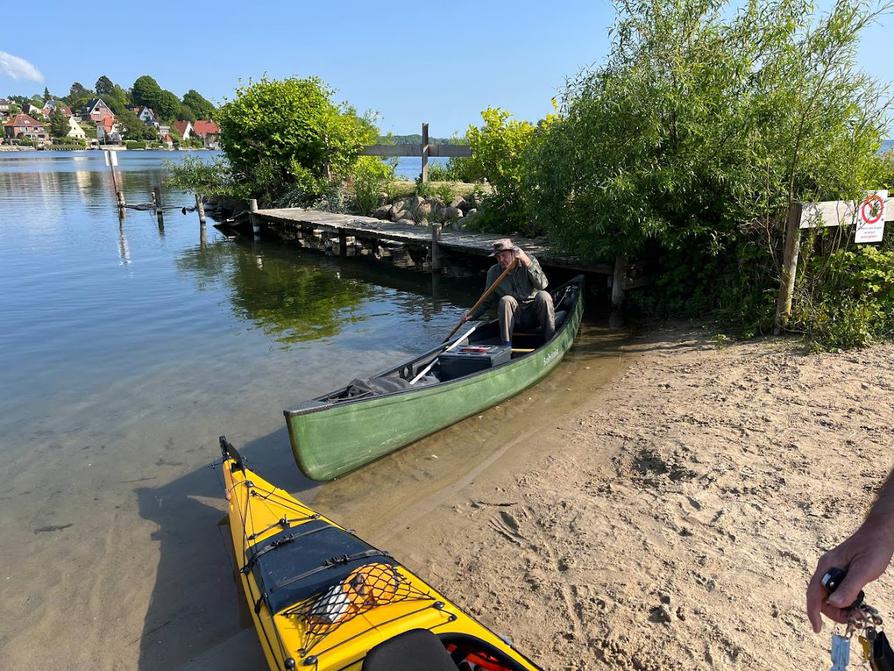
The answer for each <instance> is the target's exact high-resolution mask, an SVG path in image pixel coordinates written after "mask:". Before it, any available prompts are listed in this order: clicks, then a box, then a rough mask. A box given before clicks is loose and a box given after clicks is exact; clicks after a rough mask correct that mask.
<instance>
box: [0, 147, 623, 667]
mask: <svg viewBox="0 0 894 671" xmlns="http://www.w3.org/2000/svg"><path fill="white" fill-rule="evenodd" d="M201 155H203V156H207V155H208V154H201ZM181 156H183V154H180V153H177V152H174V153H153V152H122V154H121V156H120V169H121V171H122V174H123V182H124V188H125V191H126V198H127V202H129V203H141V202H147V201H148V200H149V194H150V193H151V192H152V187H153V186H156V185H158V184H160V183H161V180H162V179H163V161H164V160H169V159H174V160H177V159H178V158H179V157H181ZM164 202H165V204H166V205H167V206H170V207H172V208H173V209H171V210H168V211H167V214H166V216H165V221H164V225H163V226H161V227H160V226H159V225H158V223H157V221H156V219H155V216H154V215H153V214H150V213H149V212H145V211H143V212H141V211H128V212H127V215H126V218H125V219H124V220H123V221H119V219H118V215H117V211H116V208H115V204H114V193H113V187H112V181H111V176H110V175H109V172H108V169H107V168H106V166H105V164H104V161H103V156H102V154H101V153H99V152H73V153H68V152H64V153H53V152H20V153H19V152H16V153H0V282H2V286H3V292H2V299H0V370H2V374H0V459H2V464H3V475H4V487H3V488H2V490H0V538H2V539H3V542H2V543H0V660H2V661H0V668H3V669H7V668H8V669H26V668H53V669H55V668H66V669H78V670H79V669H90V670H91V671H95V670H98V669H109V670H113V669H114V670H119V669H126V670H129V669H139V670H140V671H162V670H163V671H197V670H200V669H208V668H214V669H215V670H216V671H235V670H236V669H247V668H262V667H263V660H262V657H261V654H260V646H259V644H258V642H257V637H256V635H255V633H254V631H253V629H251V628H250V621H249V620H248V619H246V616H245V613H244V610H243V609H244V606H243V601H244V599H243V597H242V595H241V593H240V591H238V590H237V586H236V584H235V582H234V580H233V559H232V548H231V547H230V541H229V538H228V532H227V530H226V528H225V526H223V525H222V520H224V518H225V506H224V499H223V491H222V484H221V480H220V478H219V477H218V476H219V474H218V473H217V472H216V471H214V470H213V469H212V468H211V467H210V464H211V462H212V461H214V460H215V459H216V458H217V445H216V444H217V437H218V436H219V435H220V434H226V435H227V436H228V437H229V438H230V440H231V441H232V442H233V443H234V444H235V445H236V446H237V447H241V448H243V454H244V455H245V456H246V458H247V460H248V461H249V463H251V464H252V466H254V467H255V468H256V469H257V470H258V471H259V472H260V474H262V475H263V476H264V477H266V478H268V479H269V480H271V481H272V482H274V483H276V484H277V485H279V486H281V487H284V488H286V489H288V490H290V491H293V492H298V493H299V494H300V496H301V497H302V498H304V499H307V500H311V501H313V502H314V503H315V504H316V505H318V506H319V507H320V509H321V510H322V511H323V512H325V513H326V514H329V515H332V516H334V517H335V518H336V519H339V520H342V521H343V523H345V524H346V525H348V526H350V527H353V528H356V529H357V530H358V532H359V533H361V535H363V536H365V537H366V538H368V539H369V540H370V541H371V542H373V543H381V544H382V545H383V547H387V548H388V549H393V550H394V551H395V552H397V551H400V552H405V553H407V554H410V553H417V552H418V553H422V554H424V550H425V549H424V548H418V547H415V546H414V545H413V537H412V533H411V532H408V533H404V529H410V528H411V527H410V526H409V523H408V525H407V526H405V527H399V528H397V527H395V526H394V523H393V521H394V520H395V519H396V517H397V516H399V515H401V514H403V515H405V517H406V516H407V515H409V519H412V518H413V516H414V515H415V516H422V515H425V516H427V517H429V516H431V515H437V510H438V506H439V505H440V502H441V501H443V500H444V497H445V496H446V495H448V494H450V493H451V492H452V491H453V488H454V487H455V486H456V484H457V483H458V482H460V481H466V482H467V481H471V480H472V479H474V478H475V477H477V476H476V475H475V474H476V473H481V472H482V471H483V469H484V468H485V467H487V466H488V465H489V464H492V463H494V460H495V459H496V458H497V457H498V455H499V454H500V453H501V452H500V448H501V447H502V446H504V445H507V444H512V441H517V440H518V437H519V436H521V435H527V434H528V433H529V432H531V431H534V430H537V429H539V428H540V427H543V426H554V424H555V422H556V421H558V419H557V418H558V417H561V416H562V413H565V412H570V411H571V410H573V409H574V408H576V407H577V406H578V405H579V403H580V401H581V399H582V398H585V397H586V396H587V395H588V394H590V393H592V391H593V390H594V389H596V388H598V387H599V385H601V384H604V382H605V381H606V380H607V379H609V378H610V377H611V375H612V374H614V372H615V371H616V370H617V367H618V366H619V365H620V363H619V362H620V357H619V356H618V351H617V343H616V342H614V340H617V339H618V338H619V337H620V336H618V335H617V334H611V333H607V332H606V331H605V330H604V329H600V328H599V327H595V326H593V325H584V327H582V329H581V333H580V334H579V335H578V339H577V341H576V346H575V348H573V349H572V350H571V352H569V354H568V355H566V357H565V360H564V361H563V362H562V364H561V365H560V366H558V367H557V369H556V370H555V371H553V372H552V373H551V374H550V375H549V376H548V377H547V378H546V379H545V380H544V381H542V382H541V383H539V384H538V385H537V386H536V387H535V388H532V389H531V390H529V391H527V392H525V393H524V394H520V395H519V396H518V397H516V398H515V399H512V400H510V401H507V402H505V403H502V404H500V406H498V407H496V408H494V409H491V410H489V411H487V412H486V413H482V415H480V416H476V417H473V418H470V419H468V420H466V421H465V422H461V423H459V424H456V425H455V426H453V427H450V428H448V429H446V430H444V431H441V432H439V433H438V434H436V435H435V436H432V437H429V438H427V439H424V440H422V441H419V442H418V443H416V444H414V445H413V446H410V447H407V448H405V449H404V450H400V451H399V452H397V453H395V454H393V455H390V456H389V457H386V458H385V459H383V460H381V461H379V462H376V463H375V464H371V465H369V466H367V467H365V468H363V469H361V470H359V471H357V472H356V473H354V474H351V475H349V476H347V477H346V478H344V479H342V480H339V481H336V482H334V483H327V484H325V485H316V484H314V483H310V482H308V481H307V480H304V479H303V478H302V477H301V476H300V475H299V472H298V469H297V468H296V466H295V463H294V460H293V458H292V455H291V450H290V448H289V441H288V436H287V434H286V430H285V424H284V420H283V417H282V408H283V407H286V406H289V405H292V404H294V403H296V402H298V401H301V400H304V399H308V398H310V397H312V396H315V395H318V394H321V393H323V392H326V391H329V390H330V389H333V388H335V387H337V386H340V385H341V384H343V383H345V382H346V381H347V380H349V379H350V378H352V377H354V376H357V375H369V374H372V373H374V372H376V371H378V370H381V369H383V368H385V367H386V366H388V365H389V364H391V363H393V362H395V361H399V360H400V359H402V358H404V357H406V356H408V355H410V354H412V353H416V352H419V351H422V350H424V349H427V348H429V347H432V346H434V345H436V344H437V343H439V342H440V341H441V339H442V338H443V337H444V336H445V335H446V333H447V332H449V331H450V329H451V328H452V327H453V325H454V324H455V323H456V321H457V320H458V318H459V317H460V316H461V314H462V313H463V311H464V309H465V307H467V306H469V305H471V304H472V303H473V302H474V300H475V299H476V298H477V297H478V294H479V292H480V291H481V281H480V280H476V281H472V280H465V281H459V280H454V281H450V280H448V279H446V278H443V279H441V280H440V282H439V283H438V284H437V288H436V290H435V287H434V286H433V283H432V279H431V277H430V276H427V275H424V274H416V273H411V272H407V271H389V270H387V269H384V268H382V267H380V266H377V265H375V264H373V263H370V262H367V261H365V260H362V259H338V258H327V257H325V256H322V255H319V254H316V253H303V252H301V251H300V250H297V249H295V248H292V247H287V246H285V245H280V244H263V243H245V242H238V241H233V240H228V239H227V238H226V237H224V236H223V235H221V234H220V233H218V232H217V230H216V229H215V228H214V227H213V226H212V225H211V224H212V222H209V223H208V224H207V225H206V226H205V227H204V229H203V228H201V227H200V226H199V224H198V221H197V217H196V215H195V214H194V213H190V214H187V215H183V214H181V212H180V209H179V208H180V207H182V206H184V205H190V204H191V203H192V201H191V198H190V197H189V196H188V195H187V194H183V193H176V192H170V191H168V192H165V194H164ZM554 279H557V278H554ZM613 339H614V340H613ZM618 342H620V340H619V341H618ZM528 449H529V450H532V451H535V452H536V449H537V446H536V445H534V446H529V448H528ZM495 454H496V455H497V456H494V455H495ZM503 458H505V459H510V460H511V459H513V458H520V457H519V456H518V454H514V453H512V452H510V453H507V454H506V455H505V457H503ZM408 511H409V513H408ZM399 556H400V555H399ZM457 596H461V595H457Z"/></svg>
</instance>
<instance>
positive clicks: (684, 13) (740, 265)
mask: <svg viewBox="0 0 894 671" xmlns="http://www.w3.org/2000/svg"><path fill="white" fill-rule="evenodd" d="M736 7H737V9H738V11H737V12H735V13H732V12H730V11H726V9H727V8H725V7H724V6H723V5H722V4H720V3H717V2H715V1H714V0H654V1H653V0H632V1H630V2H624V3H618V20H617V23H616V25H615V27H614V28H613V31H612V34H613V35H614V42H613V45H612V49H611V53H610V55H609V57H608V60H607V62H606V63H605V64H604V65H603V66H601V67H598V68H595V69H590V70H585V71H583V72H582V73H581V74H580V75H579V76H578V77H576V78H574V79H573V80H572V81H570V82H569V83H568V85H567V86H566V89H565V91H564V94H563V97H562V104H561V106H560V108H559V116H558V118H555V119H551V120H548V122H547V123H544V124H542V125H541V126H540V127H538V128H537V129H536V130H535V131H534V133H533V139H532V140H531V143H530V149H529V150H528V151H527V153H526V158H527V161H528V166H527V170H526V171H522V179H523V180H524V185H525V187H526V188H525V196H526V198H527V201H528V205H529V208H530V209H529V212H530V214H531V216H532V217H533V220H534V223H535V225H537V227H540V228H544V229H546V230H548V231H549V232H550V233H551V235H552V237H553V238H554V240H555V241H557V242H558V243H559V244H560V245H561V246H564V247H565V248H567V249H573V250H574V251H575V252H576V253H578V254H582V255H585V256H588V257H590V258H592V259H602V260H611V259H613V258H614V257H615V256H616V255H628V256H630V257H632V258H635V259H637V260H638V261H639V262H640V263H641V264H642V265H643V266H645V267H647V268H648V270H649V271H650V274H652V275H653V276H655V277H658V278H663V279H661V281H659V282H658V285H657V287H656V288H655V291H654V294H653V295H654V296H655V298H656V300H655V303H656V304H658V305H662V306H667V305H668V303H671V302H673V303H675V304H676V305H677V306H679V307H681V308H683V311H694V310H705V309H715V310H718V311H719V312H720V313H722V314H724V315H725V316H726V317H727V318H729V319H731V320H735V321H736V323H738V324H740V325H741V326H742V328H743V329H744V330H745V331H746V332H761V331H762V330H764V329H767V328H768V327H770V326H771V325H772V314H773V312H772V309H769V310H768V309H767V308H768V305H771V304H772V297H773V295H774V294H775V290H776V288H777V286H778V280H779V266H780V262H781V255H782V249H783V230H784V227H783V223H784V221H785V215H786V211H787V209H788V205H789V203H791V202H796V201H802V202H803V201H814V200H831V199H838V198H850V197H855V196H857V195H858V194H859V193H861V192H862V190H864V189H867V188H876V186H878V185H879V183H880V180H881V179H882V174H883V173H884V169H883V168H882V164H881V163H880V161H879V160H878V157H877V156H876V155H875V152H876V151H877V150H878V148H879V146H880V141H881V138H882V137H883V132H884V128H885V119H884V104H883V102H882V100H881V98H880V95H881V94H880V93H879V91H880V90H881V87H879V86H877V85H876V83H875V82H873V81H872V80H871V79H870V78H868V77H866V76H864V75H862V74H860V73H859V72H857V71H856V70H855V66H854V62H855V58H854V55H855V48H856V45H857V40H858V39H859V34H860V30H861V29H862V28H863V27H864V26H865V25H866V24H867V23H868V22H869V21H871V20H872V18H873V14H872V12H871V10H869V9H867V6H866V5H865V4H863V3H862V2H860V0H841V2H838V3H837V4H836V5H835V6H834V8H833V9H832V11H831V13H830V14H829V15H828V16H827V17H825V18H823V19H821V20H817V19H815V18H814V17H813V16H812V14H811V5H809V4H808V3H807V2H806V1H805V0H792V1H791V2H782V3H771V4H767V3H745V4H744V5H741V6H739V5H737V6H736ZM854 101H860V103H859V104H855V102H854ZM801 268H802V270H806V271H807V272H813V268H812V267H811V266H807V265H804V264H802V266H801ZM768 320H769V321H768Z"/></svg>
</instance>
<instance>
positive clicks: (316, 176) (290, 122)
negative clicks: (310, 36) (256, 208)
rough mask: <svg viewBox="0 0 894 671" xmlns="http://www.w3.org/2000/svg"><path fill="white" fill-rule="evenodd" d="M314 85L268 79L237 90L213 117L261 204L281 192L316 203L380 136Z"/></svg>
mask: <svg viewBox="0 0 894 671" xmlns="http://www.w3.org/2000/svg"><path fill="white" fill-rule="evenodd" d="M332 95H333V91H332V90H331V89H330V88H328V87H327V86H326V85H325V84H324V83H323V82H322V81H321V80H319V79H317V78H313V77H312V78H308V79H298V78H289V79H284V80H269V79H267V78H266V77H265V78H263V79H261V80H260V81H258V82H253V83H250V84H249V85H248V86H244V87H240V88H239V89H237V90H236V97H235V99H234V100H232V101H230V102H228V103H226V104H225V105H224V106H223V107H221V108H220V110H219V111H218V122H219V124H220V128H221V146H222V148H223V150H224V152H225V153H226V155H227V158H228V159H229V161H230V164H231V165H232V167H233V170H234V171H236V172H238V173H240V174H242V175H244V176H245V179H246V181H247V185H248V188H249V189H250V190H252V191H253V192H254V193H255V194H256V196H257V197H258V198H259V199H261V200H264V201H266V202H271V201H274V200H276V199H277V198H278V197H281V196H283V195H284V194H286V193H289V192H292V193H298V192H300V193H303V194H305V195H306V197H307V199H308V202H310V201H312V200H313V199H315V198H317V197H319V196H321V195H322V194H323V193H324V192H325V190H326V184H327V182H329V181H330V180H331V179H333V178H344V177H347V176H348V174H349V173H350V169H351V167H352V166H353V165H354V162H355V160H356V158H357V156H358V154H359V152H360V149H361V148H362V147H363V146H364V145H366V144H371V143H372V142H373V141H374V140H375V138H376V137H377V135H378V133H377V131H376V129H375V128H374V126H373V125H372V123H370V122H369V121H368V120H367V119H363V118H361V117H359V116H358V115H357V114H356V112H355V111H354V110H353V109H352V108H350V107H347V106H346V105H337V104H335V103H334V102H332V99H331V98H332Z"/></svg>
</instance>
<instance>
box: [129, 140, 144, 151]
mask: <svg viewBox="0 0 894 671" xmlns="http://www.w3.org/2000/svg"><path fill="white" fill-rule="evenodd" d="M124 146H125V147H127V148H128V149H145V148H146V142H145V141H144V140H127V141H125V143H124Z"/></svg>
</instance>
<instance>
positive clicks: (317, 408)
mask: <svg viewBox="0 0 894 671" xmlns="http://www.w3.org/2000/svg"><path fill="white" fill-rule="evenodd" d="M572 285H576V287H577V291H578V295H577V298H576V300H575V304H574V306H571V307H569V315H570V314H571V312H573V311H574V309H575V307H576V306H577V304H579V303H580V301H581V300H582V298H583V295H582V294H583V286H584V282H583V275H576V276H575V277H573V278H572V279H570V280H569V281H568V282H565V283H564V284H562V285H560V286H559V287H558V288H557V289H556V291H555V293H556V294H558V293H560V292H562V291H564V290H565V289H566V288H567V287H570V286H572ZM572 321H573V320H572V319H570V318H568V319H566V320H565V322H564V323H563V324H562V326H560V327H559V328H558V329H557V330H556V332H555V333H554V334H553V337H552V338H550V339H549V340H547V341H546V342H544V343H543V344H542V345H540V346H539V347H537V348H535V349H534V350H533V351H531V352H526V353H524V354H522V355H521V356H519V357H516V358H513V359H510V360H509V361H507V362H505V363H502V364H500V365H498V366H494V367H493V368H483V369H481V370H479V371H475V372H474V373H470V374H468V375H463V376H462V377H458V378H455V379H453V380H447V381H445V382H438V383H437V384H434V385H425V386H420V387H408V388H407V389H398V390H396V391H391V392H386V393H383V394H376V395H374V396H372V397H370V396H358V397H356V398H352V399H344V400H339V401H329V400H327V399H329V398H330V397H332V396H334V395H336V394H339V393H341V392H343V391H345V390H346V389H347V388H348V385H346V386H344V387H339V388H338V389H336V390H334V391H330V392H328V393H326V394H323V395H321V396H317V397H315V398H313V399H310V400H309V401H304V402H303V403H300V404H298V405H295V406H292V407H291V408H286V409H285V410H283V414H284V415H285V417H286V420H287V421H288V420H289V418H291V417H300V416H303V415H308V414H312V413H315V412H322V411H325V410H331V409H332V408H335V407H343V406H347V405H353V404H356V403H363V402H367V401H370V400H372V399H376V400H378V399H383V398H391V397H395V396H400V395H402V394H411V393H415V392H418V391H422V390H424V389H432V388H438V389H441V388H444V387H449V386H451V385H453V383H460V382H465V381H467V380H470V379H474V378H477V377H479V376H482V375H487V374H490V373H493V372H494V371H496V370H503V369H505V368H506V367H508V366H512V365H514V364H518V363H520V362H522V361H524V360H525V359H527V358H529V357H530V356H532V355H533V354H536V353H538V352H540V351H542V350H544V349H546V348H548V347H549V346H550V344H551V343H553V342H554V341H555V340H556V339H557V338H559V337H561V336H562V335H563V334H564V332H565V331H566V330H567V329H568V328H570V327H571V323H572ZM496 322H497V320H495V319H494V320H491V321H490V322H487V324H492V323H496ZM446 345H447V343H441V344H440V345H438V346H437V347H434V348H432V349H430V350H428V351H427V352H424V353H423V354H420V355H418V356H415V357H413V358H412V359H407V360H406V361H402V362H401V363H399V364H398V365H396V366H392V367H391V368H387V369H385V370H383V371H380V372H378V373H375V374H374V375H371V376H370V378H377V377H384V376H386V375H389V374H391V373H396V372H398V371H399V370H400V369H401V368H404V367H406V366H409V365H415V364H417V363H418V362H420V361H423V360H425V359H426V358H428V357H432V355H436V354H438V353H440V352H442V351H443V350H444V347H445V346H446Z"/></svg>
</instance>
